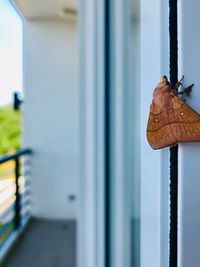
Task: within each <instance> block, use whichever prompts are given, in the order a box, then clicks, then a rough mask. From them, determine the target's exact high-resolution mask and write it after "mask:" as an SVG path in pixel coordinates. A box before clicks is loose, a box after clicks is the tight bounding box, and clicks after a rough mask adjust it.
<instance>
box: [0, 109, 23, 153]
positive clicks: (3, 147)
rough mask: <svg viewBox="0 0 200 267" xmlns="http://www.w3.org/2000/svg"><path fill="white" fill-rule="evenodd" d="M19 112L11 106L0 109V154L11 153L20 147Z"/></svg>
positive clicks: (20, 126)
mask: <svg viewBox="0 0 200 267" xmlns="http://www.w3.org/2000/svg"><path fill="white" fill-rule="evenodd" d="M21 128H22V122H21V111H20V110H17V111H15V110H14V109H13V108H12V106H11V105H7V106H5V107H2V108H0V154H1V155H2V154H7V153H10V152H13V151H15V150H17V149H20V147H21V131H22V129H21Z"/></svg>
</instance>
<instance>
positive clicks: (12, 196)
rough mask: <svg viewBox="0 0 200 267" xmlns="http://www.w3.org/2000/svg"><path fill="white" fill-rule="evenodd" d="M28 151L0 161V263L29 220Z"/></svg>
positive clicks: (29, 182) (19, 152) (29, 152)
mask: <svg viewBox="0 0 200 267" xmlns="http://www.w3.org/2000/svg"><path fill="white" fill-rule="evenodd" d="M31 153H32V151H31V150H30V149H23V150H20V151H18V152H16V153H13V154H9V155H6V156H3V157H1V158H0V262H1V260H2V259H3V258H4V256H5V255H6V253H7V252H8V250H9V248H10V247H11V246H12V244H13V243H14V241H15V240H16V238H17V237H18V235H19V233H20V232H21V231H22V230H23V228H24V227H25V225H26V223H27V221H28V220H29V218H30V204H31V196H30V195H31V190H30V186H31V180H30V164H31V161H30V157H29V155H30V154H31Z"/></svg>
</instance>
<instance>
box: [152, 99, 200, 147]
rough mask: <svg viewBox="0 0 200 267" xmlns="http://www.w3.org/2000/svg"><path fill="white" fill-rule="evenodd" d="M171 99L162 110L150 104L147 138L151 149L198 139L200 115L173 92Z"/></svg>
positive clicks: (197, 140)
mask: <svg viewBox="0 0 200 267" xmlns="http://www.w3.org/2000/svg"><path fill="white" fill-rule="evenodd" d="M171 101H172V106H171V107H170V108H169V109H167V110H163V111H159V110H158V108H157V107H155V105H154V104H152V105H151V109H150V115H149V120H148V124H147V139H148V142H149V144H150V145H151V147H152V148H153V149H160V148H164V147H167V146H174V145H176V144H177V143H178V142H199V141H200V115H199V114H198V113H197V112H196V111H195V110H193V109H192V108H191V107H190V106H189V105H188V104H186V103H185V102H184V101H183V100H182V99H180V98H179V97H178V96H177V95H175V94H174V95H173V97H172V98H171Z"/></svg>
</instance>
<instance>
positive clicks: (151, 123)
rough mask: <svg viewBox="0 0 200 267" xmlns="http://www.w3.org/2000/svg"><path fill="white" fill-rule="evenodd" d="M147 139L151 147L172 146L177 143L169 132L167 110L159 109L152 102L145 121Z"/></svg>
mask: <svg viewBox="0 0 200 267" xmlns="http://www.w3.org/2000/svg"><path fill="white" fill-rule="evenodd" d="M147 140H148V142H149V144H150V145H151V147H152V148H153V149H160V148H164V147H167V146H174V145H176V143H177V141H176V138H175V137H174V136H173V134H172V132H171V127H170V124H169V116H168V112H166V110H164V111H160V110H159V109H158V107H156V105H155V104H154V103H152V104H151V108H150V114H149V119H148V123H147Z"/></svg>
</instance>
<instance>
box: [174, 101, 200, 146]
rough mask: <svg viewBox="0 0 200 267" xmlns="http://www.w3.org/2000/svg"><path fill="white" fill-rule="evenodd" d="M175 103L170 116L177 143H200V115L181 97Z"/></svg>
mask: <svg viewBox="0 0 200 267" xmlns="http://www.w3.org/2000/svg"><path fill="white" fill-rule="evenodd" d="M173 101H174V109H173V111H172V110H171V111H170V112H171V114H169V117H170V121H171V132H172V134H173V136H174V137H175V138H176V140H177V142H199V141H200V115H199V114H198V113H197V112H196V111H195V110H193V109H192V108H191V107H190V106H189V105H188V104H186V103H185V102H184V101H183V100H181V99H180V98H179V97H175V98H174V99H173ZM175 107H176V108H175Z"/></svg>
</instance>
